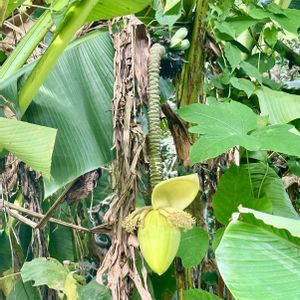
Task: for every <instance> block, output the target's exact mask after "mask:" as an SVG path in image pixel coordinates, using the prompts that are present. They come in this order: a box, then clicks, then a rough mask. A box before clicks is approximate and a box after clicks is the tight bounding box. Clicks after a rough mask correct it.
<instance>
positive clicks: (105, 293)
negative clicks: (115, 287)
mask: <svg viewBox="0 0 300 300" xmlns="http://www.w3.org/2000/svg"><path fill="white" fill-rule="evenodd" d="M86 299H101V300H111V292H110V291H109V290H108V289H107V288H106V287H105V286H103V285H100V284H99V283H97V282H96V280H92V281H91V282H89V283H88V284H87V285H85V286H83V287H81V288H80V290H79V298H78V300H86Z"/></svg>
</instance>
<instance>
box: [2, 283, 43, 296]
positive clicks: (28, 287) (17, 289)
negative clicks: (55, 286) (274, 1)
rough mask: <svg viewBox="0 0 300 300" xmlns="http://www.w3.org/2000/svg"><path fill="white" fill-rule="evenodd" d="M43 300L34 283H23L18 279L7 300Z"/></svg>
mask: <svg viewBox="0 0 300 300" xmlns="http://www.w3.org/2000/svg"><path fill="white" fill-rule="evenodd" d="M16 299H22V300H41V296H40V294H39V292H38V291H37V289H36V288H35V287H33V286H32V282H25V283H24V282H23V281H22V279H16V280H15V281H14V282H13V287H12V289H11V291H10V293H9V294H8V296H7V300H16Z"/></svg>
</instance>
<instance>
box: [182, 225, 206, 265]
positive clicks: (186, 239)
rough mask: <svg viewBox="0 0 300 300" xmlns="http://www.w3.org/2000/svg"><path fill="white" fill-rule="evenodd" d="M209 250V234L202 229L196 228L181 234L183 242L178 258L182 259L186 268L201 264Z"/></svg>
mask: <svg viewBox="0 0 300 300" xmlns="http://www.w3.org/2000/svg"><path fill="white" fill-rule="evenodd" d="M187 249H188V251H187ZM207 249H208V235H207V232H206V231H205V230H204V229H202V228H199V227H194V228H193V229H191V230H187V231H183V232H182V233H181V241H180V245H179V249H178V251H177V254H176V256H179V257H180V258H181V260H182V264H183V266H184V267H186V268H191V267H194V266H196V265H198V264H199V263H201V261H202V259H203V258H204V255H205V253H206V252H207Z"/></svg>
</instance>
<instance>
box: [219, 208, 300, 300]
mask: <svg viewBox="0 0 300 300" xmlns="http://www.w3.org/2000/svg"><path fill="white" fill-rule="evenodd" d="M216 259H217V264H218V268H219V270H220V273H221V275H222V278H223V279H224V281H225V283H226V285H227V287H228V288H229V290H230V291H231V293H232V294H233V296H234V299H236V300H258V299H264V300H274V299H276V300H286V299H289V300H298V299H300V289H299V285H300V221H299V220H295V219H289V218H285V217H279V216H273V215H269V214H265V213H262V212H258V211H255V210H251V209H247V208H240V213H236V214H234V216H233V220H232V221H231V222H230V224H229V225H228V227H227V228H226V230H225V233H224V235H223V238H222V240H221V242H220V244H219V246H218V248H217V250H216Z"/></svg>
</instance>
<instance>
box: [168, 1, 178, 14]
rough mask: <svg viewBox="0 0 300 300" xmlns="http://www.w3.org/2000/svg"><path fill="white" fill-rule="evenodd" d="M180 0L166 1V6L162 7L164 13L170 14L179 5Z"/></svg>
mask: <svg viewBox="0 0 300 300" xmlns="http://www.w3.org/2000/svg"><path fill="white" fill-rule="evenodd" d="M180 2H181V0H166V4H165V7H164V13H170V11H171V10H172V9H173V8H174V7H175V6H176V5H178V4H179V3H180Z"/></svg>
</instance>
